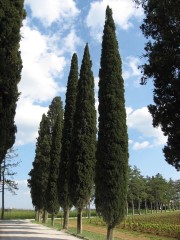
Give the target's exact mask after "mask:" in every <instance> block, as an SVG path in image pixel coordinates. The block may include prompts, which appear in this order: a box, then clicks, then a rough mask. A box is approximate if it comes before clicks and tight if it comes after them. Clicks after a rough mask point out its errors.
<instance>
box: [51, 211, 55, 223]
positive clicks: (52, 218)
mask: <svg viewBox="0 0 180 240" xmlns="http://www.w3.org/2000/svg"><path fill="white" fill-rule="evenodd" d="M54 217H55V214H54V213H53V214H52V217H51V225H52V226H54Z"/></svg>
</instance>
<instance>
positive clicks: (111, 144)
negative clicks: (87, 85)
mask: <svg viewBox="0 0 180 240" xmlns="http://www.w3.org/2000/svg"><path fill="white" fill-rule="evenodd" d="M103 33H104V34H103V41H102V53H101V68H100V70H99V78H100V81H99V132H98V143H97V165H96V177H95V186H96V191H95V197H96V200H95V203H96V208H97V211H98V212H99V213H101V214H102V216H103V218H104V220H105V222H106V223H107V224H108V227H109V231H110V228H114V226H115V225H116V224H118V223H119V222H120V221H122V219H123V217H124V214H125V213H124V211H125V203H126V194H127V173H128V135H127V126H126V111H125V99H124V82H123V79H122V70H121V58H120V55H119V52H118V42H117V40H116V34H115V24H114V20H113V18H112V10H111V9H110V8H109V7H107V10H106V20H105V26H104V32H103Z"/></svg>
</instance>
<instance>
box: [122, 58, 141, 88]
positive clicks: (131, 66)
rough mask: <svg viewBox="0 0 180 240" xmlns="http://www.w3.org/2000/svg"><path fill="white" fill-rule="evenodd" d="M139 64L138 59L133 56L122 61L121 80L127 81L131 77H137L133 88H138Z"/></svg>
mask: <svg viewBox="0 0 180 240" xmlns="http://www.w3.org/2000/svg"><path fill="white" fill-rule="evenodd" d="M140 64H141V62H140V59H139V58H138V57H134V56H128V57H127V58H126V59H125V60H124V61H123V68H124V70H123V78H124V80H128V79H130V78H132V77H138V84H137V81H135V82H134V84H135V86H139V78H140V76H141V71H140V69H138V66H139V65H140Z"/></svg>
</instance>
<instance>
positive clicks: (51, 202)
mask: <svg viewBox="0 0 180 240" xmlns="http://www.w3.org/2000/svg"><path fill="white" fill-rule="evenodd" d="M57 114H58V115H57V117H56V120H55V124H54V128H53V133H52V145H51V152H50V159H51V160H50V169H49V179H48V186H47V189H46V210H47V211H48V212H49V213H51V214H57V212H58V211H59V199H58V176H59V163H60V154H61V138H62V125H63V108H62V103H61V108H60V109H59V111H58V113H57Z"/></svg>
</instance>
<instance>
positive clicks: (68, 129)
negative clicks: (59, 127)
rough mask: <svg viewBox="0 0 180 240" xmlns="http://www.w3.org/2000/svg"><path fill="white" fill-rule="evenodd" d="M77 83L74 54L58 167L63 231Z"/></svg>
mask: <svg viewBox="0 0 180 240" xmlns="http://www.w3.org/2000/svg"><path fill="white" fill-rule="evenodd" d="M77 83H78V59H77V55H76V54H75V53H74V54H73V56H72V60H71V69H70V73H69V77H68V83H67V91H66V103H65V111H64V127H63V132H62V150H61V161H60V167H59V180H58V189H59V203H60V206H61V207H62V208H63V211H64V222H63V229H68V218H69V209H70V208H71V207H72V202H71V201H70V196H69V171H70V166H69V165H70V150H71V143H72V129H73V122H74V112H75V104H76V95H77Z"/></svg>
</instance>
